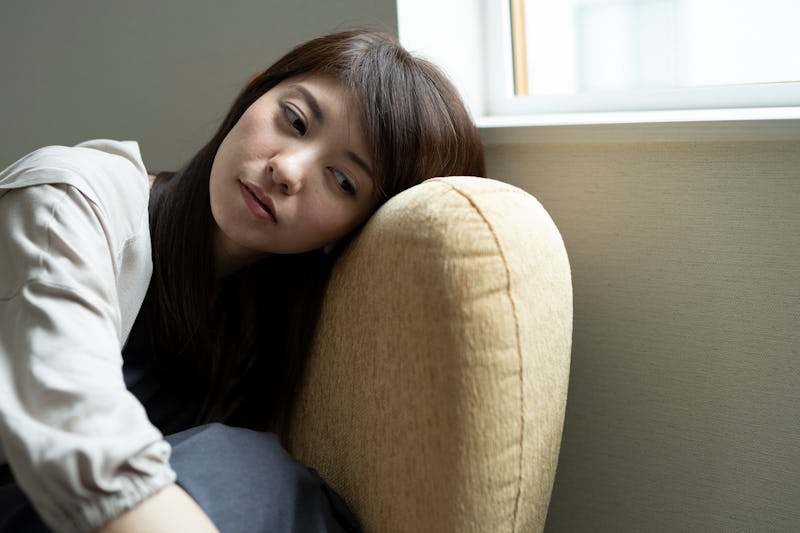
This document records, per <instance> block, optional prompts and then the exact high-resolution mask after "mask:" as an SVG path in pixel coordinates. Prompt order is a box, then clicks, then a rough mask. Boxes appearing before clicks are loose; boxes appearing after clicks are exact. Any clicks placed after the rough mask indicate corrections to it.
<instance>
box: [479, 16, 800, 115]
mask: <svg viewBox="0 0 800 533" xmlns="http://www.w3.org/2000/svg"><path fill="white" fill-rule="evenodd" d="M485 9H486V21H487V29H486V35H487V37H488V38H489V39H495V38H496V37H493V36H500V41H501V43H503V44H501V46H500V49H499V50H498V49H497V48H496V49H495V51H496V52H500V53H501V56H502V57H505V58H506V59H505V61H495V62H487V67H488V68H489V70H490V71H491V74H490V76H489V79H490V80H492V81H491V83H490V85H489V87H487V93H488V101H487V107H488V111H489V113H488V114H500V115H502V114H519V113H547V112H550V113H552V112H589V111H631V110H658V109H662V110H663V109H713V108H726V107H727V108H741V107H781V106H797V105H800V53H799V52H798V51H800V33H798V32H797V31H796V30H795V26H796V23H797V21H800V2H799V1H797V0H757V1H753V0H487V1H486V3H485ZM495 57H497V56H495Z"/></svg>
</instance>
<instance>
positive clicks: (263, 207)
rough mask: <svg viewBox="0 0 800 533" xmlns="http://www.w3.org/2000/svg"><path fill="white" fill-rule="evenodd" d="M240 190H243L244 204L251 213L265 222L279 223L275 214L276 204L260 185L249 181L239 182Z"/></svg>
mask: <svg viewBox="0 0 800 533" xmlns="http://www.w3.org/2000/svg"><path fill="white" fill-rule="evenodd" d="M239 189H240V190H241V193H242V197H244V203H245V205H247V208H248V209H249V210H250V212H251V213H252V214H253V215H254V216H255V217H257V218H260V219H263V220H270V221H272V222H273V223H275V224H277V223H278V217H277V215H276V214H275V204H273V203H272V200H271V199H270V198H269V196H267V195H266V193H264V191H263V190H262V189H261V187H259V186H258V185H254V184H252V183H250V182H247V181H241V180H240V181H239Z"/></svg>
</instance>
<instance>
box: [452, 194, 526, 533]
mask: <svg viewBox="0 0 800 533" xmlns="http://www.w3.org/2000/svg"><path fill="white" fill-rule="evenodd" d="M441 181H442V183H446V184H447V186H448V187H450V189H452V190H453V191H455V192H456V193H458V194H459V195H460V196H461V197H463V198H464V199H466V200H467V202H469V204H470V205H471V206H472V207H473V208H474V209H475V211H477V212H478V214H479V215H480V217H481V218H482V219H483V221H484V223H485V224H486V226H487V227H488V228H489V231H490V232H491V234H492V237H493V238H494V242H495V245H496V246H497V249H498V251H499V252H500V257H501V258H502V260H503V268H504V270H505V272H506V294H507V295H508V299H509V301H510V302H511V310H512V313H513V314H514V334H515V336H516V343H517V359H518V361H519V393H520V394H519V403H520V424H519V425H520V437H519V461H518V463H517V494H516V496H515V497H514V513H513V515H512V531H517V525H518V524H517V520H518V517H519V504H520V499H521V498H522V467H523V464H522V463H523V460H524V457H525V453H524V446H525V382H524V375H523V358H522V344H521V341H520V333H519V313H518V312H517V306H516V303H515V302H514V298H513V297H512V296H511V272H510V271H509V268H508V260H507V259H506V254H505V252H504V251H503V247H502V246H501V245H500V239H499V238H498V236H497V233H496V232H495V230H494V227H493V226H492V224H491V223H490V222H489V220H488V219H487V218H486V215H485V214H484V213H483V211H482V210H481V208H480V207H479V206H478V204H476V203H475V202H474V201H473V199H472V198H470V197H469V196H468V195H467V194H466V193H464V192H463V191H462V190H461V189H459V188H458V187H456V186H455V185H454V184H452V183H450V182H447V181H444V180H441Z"/></svg>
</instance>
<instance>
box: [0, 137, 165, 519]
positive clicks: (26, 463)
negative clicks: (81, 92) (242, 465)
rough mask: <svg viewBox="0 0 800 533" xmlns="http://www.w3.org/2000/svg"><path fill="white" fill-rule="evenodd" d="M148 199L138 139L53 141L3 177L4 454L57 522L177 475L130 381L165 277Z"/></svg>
mask: <svg viewBox="0 0 800 533" xmlns="http://www.w3.org/2000/svg"><path fill="white" fill-rule="evenodd" d="M148 198H149V180H148V175H147V171H146V169H145V166H144V163H143V162H142V159H141V155H140V153H139V147H138V145H137V144H136V143H135V142H117V141H109V140H97V141H90V142H86V143H83V144H80V145H77V146H75V147H63V146H51V147H47V148H42V149H40V150H37V151H35V152H33V153H31V154H30V155H28V156H25V157H24V158H22V159H20V160H19V161H17V162H16V163H14V164H13V165H11V166H10V167H9V168H7V169H6V170H4V171H3V172H2V173H0V228H2V230H0V444H2V449H1V450H0V463H2V462H5V461H8V463H9V464H10V465H11V468H12V470H13V472H14V475H15V477H16V479H17V482H18V483H19V485H20V487H21V488H22V489H23V490H24V491H25V493H26V494H27V495H28V497H29V498H30V499H31V501H32V502H33V504H34V506H35V508H36V509H37V511H38V512H39V514H40V516H41V517H42V519H43V520H44V521H45V523H47V525H48V526H49V527H50V528H52V529H53V530H55V531H65V532H73V531H75V532H78V531H90V530H92V529H95V528H97V527H99V526H101V525H103V524H105V523H106V522H108V521H109V520H110V519H111V518H114V517H116V516H118V515H119V514H121V513H122V512H123V511H125V510H127V509H129V508H131V507H133V506H134V505H135V504H137V503H138V502H140V501H141V500H142V499H144V498H146V497H147V496H149V495H151V494H153V493H155V492H156V491H158V490H160V489H161V488H163V487H165V486H166V485H169V484H171V483H172V482H173V481H174V480H175V473H174V471H173V470H172V469H171V467H170V466H169V455H170V447H169V445H168V444H167V442H165V441H164V439H163V437H162V435H161V433H160V432H159V431H158V430H157V429H156V428H155V427H154V426H153V425H152V424H151V423H150V422H149V420H148V418H147V415H146V413H145V410H144V408H143V407H142V405H141V404H140V403H139V401H138V400H137V399H136V398H135V397H134V396H133V395H132V394H131V393H129V392H128V391H127V390H126V388H125V382H124V381H123V376H122V354H121V352H122V347H123V346H124V344H125V341H126V339H127V337H128V333H129V332H130V330H131V327H132V325H133V322H134V320H135V318H136V315H137V314H138V312H139V308H140V307H141V305H142V301H143V299H144V296H145V293H146V291H147V286H148V284H149V282H150V276H151V274H152V263H151V257H150V233H149V224H148V211H147V203H148ZM0 514H2V510H0Z"/></svg>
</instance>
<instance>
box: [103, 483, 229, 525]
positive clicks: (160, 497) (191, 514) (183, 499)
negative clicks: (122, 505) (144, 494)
mask: <svg viewBox="0 0 800 533" xmlns="http://www.w3.org/2000/svg"><path fill="white" fill-rule="evenodd" d="M141 531H147V532H148V533H162V532H163V533H181V532H184V531H185V532H187V533H188V532H191V533H195V532H196V533H206V532H209V533H210V532H217V531H218V530H217V528H216V527H215V526H214V524H213V523H212V522H211V519H210V518H208V516H207V515H206V514H205V513H204V512H203V510H202V509H201V508H200V506H199V505H197V503H196V502H195V501H194V500H193V499H192V497H191V496H189V494H187V493H186V491H184V490H183V489H182V488H180V487H179V486H178V485H176V484H174V483H173V484H172V485H169V486H168V487H166V488H164V489H163V490H161V491H159V492H157V493H156V494H154V495H153V496H151V497H149V498H147V499H146V500H144V501H142V502H141V503H139V504H138V505H137V506H135V507H134V508H133V509H131V510H129V511H127V512H126V513H124V514H122V515H120V516H119V517H117V518H115V519H114V520H112V521H111V522H109V523H108V524H106V525H105V526H103V527H101V528H99V529H98V530H96V532H95V533H138V532H141Z"/></svg>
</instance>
